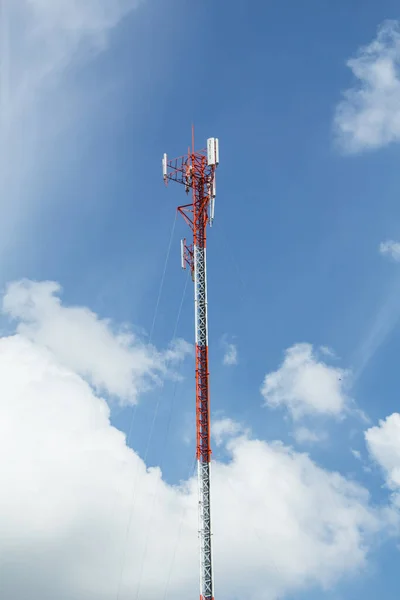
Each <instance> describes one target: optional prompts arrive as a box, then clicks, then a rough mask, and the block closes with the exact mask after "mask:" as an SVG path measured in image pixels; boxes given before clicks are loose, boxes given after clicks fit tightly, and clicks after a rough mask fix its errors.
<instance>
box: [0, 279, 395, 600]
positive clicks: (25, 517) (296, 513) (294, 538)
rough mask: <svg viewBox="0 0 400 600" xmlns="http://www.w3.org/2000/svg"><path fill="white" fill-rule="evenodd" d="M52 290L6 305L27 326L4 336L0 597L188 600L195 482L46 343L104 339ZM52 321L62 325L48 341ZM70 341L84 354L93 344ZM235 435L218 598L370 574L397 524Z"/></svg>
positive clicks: (229, 445) (341, 481)
mask: <svg viewBox="0 0 400 600" xmlns="http://www.w3.org/2000/svg"><path fill="white" fill-rule="evenodd" d="M31 287H32V286H31ZM52 292H54V284H52V287H51V286H49V284H48V283H44V284H38V287H36V286H35V285H33V291H32V289H29V286H28V290H27V286H26V285H23V286H22V287H20V286H18V285H17V287H14V288H13V287H12V286H11V288H9V291H8V293H7V296H6V299H5V305H6V306H8V310H11V312H12V314H14V316H15V317H16V318H17V319H22V321H21V322H20V324H19V325H18V327H19V333H16V334H15V335H11V336H8V337H3V338H0V453H1V455H2V456H3V457H7V460H5V461H3V467H2V469H1V474H0V477H1V482H0V484H1V485H0V489H1V492H0V530H1V531H2V535H1V536H0V555H1V556H2V557H3V559H2V577H1V582H0V586H1V596H2V597H4V598H13V600H26V598H27V597H29V598H31V599H32V600H50V599H51V600H53V599H54V598H57V599H59V600H70V599H71V598H74V599H75V600H91V599H92V598H93V597H96V598H99V599H103V598H104V600H105V599H106V598H107V599H109V598H110V597H111V598H113V597H116V594H117V589H118V588H119V587H120V592H121V593H120V600H128V599H129V598H132V597H136V595H137V594H138V593H139V590H140V597H141V598H144V599H145V600H146V599H148V600H153V599H154V598H155V597H164V594H165V593H166V594H167V597H168V596H171V597H172V596H173V597H179V598H184V597H187V596H188V595H189V594H191V593H192V592H193V589H197V586H198V581H197V580H198V565H197V487H196V482H195V480H194V479H191V478H189V479H188V480H187V481H183V482H182V483H181V484H180V485H175V486H171V485H168V484H167V483H165V481H164V480H163V478H162V473H161V472H160V470H159V469H158V468H148V467H147V466H146V465H145V464H144V462H143V461H142V460H141V459H140V458H139V456H138V455H137V454H136V453H135V452H134V451H133V450H132V449H130V448H128V447H127V446H126V441H125V437H124V435H123V434H122V433H121V432H119V431H117V430H116V429H115V428H114V427H112V426H111V424H110V420H109V409H108V406H107V404H106V402H105V401H104V400H103V399H101V398H100V397H98V396H97V395H96V394H95V391H94V389H93V388H92V387H91V386H90V385H89V384H88V383H87V382H86V381H85V380H84V379H82V376H81V374H80V370H81V369H80V367H79V366H77V364H74V363H72V362H71V359H70V358H68V360H66V358H65V356H64V355H62V354H60V352H59V347H58V346H57V344H55V343H52V344H50V343H48V342H47V343H43V338H42V337H41V336H44V333H43V331H47V332H48V331H49V330H50V329H55V330H57V329H58V327H60V323H62V324H63V327H64V325H65V321H64V320H63V319H67V318H71V320H72V323H73V325H72V326H71V329H72V330H74V328H76V327H77V323H79V324H81V325H82V323H83V324H84V325H83V326H86V325H87V324H88V323H90V324H91V326H92V328H93V330H96V331H97V333H98V332H99V331H100V332H101V333H102V335H105V336H106V335H107V327H106V325H105V324H104V323H98V322H97V321H96V319H95V318H94V317H93V315H92V314H91V313H90V312H89V311H87V309H81V308H80V309H78V310H77V311H76V312H75V309H63V307H61V306H60V305H59V303H58V301H55V300H54V297H53V295H52ZM35 294H36V296H35ZM26 298H29V302H28V301H27V300H26ZM11 307H13V308H11ZM63 310H65V311H66V313H63ZM70 310H72V312H71V313H70V312H68V311H70ZM85 310H86V311H87V312H85ZM13 311H14V312H13ZM38 313H41V316H40V317H38ZM43 313H50V314H51V315H52V320H51V323H52V324H51V327H49V328H48V329H46V328H44V325H43V323H45V322H46V319H47V317H44V316H43ZM18 315H19V316H18ZM32 319H33V323H34V324H35V325H34V326H33V325H32ZM74 319H75V321H74ZM32 332H33V333H32ZM38 332H39V333H38ZM92 333H93V332H92ZM48 335H50V338H49V337H47V336H48ZM51 335H53V334H48V333H46V336H45V338H46V340H47V341H48V340H49V339H51ZM63 335H68V334H67V329H66V327H64V329H63ZM74 336H77V337H74ZM67 341H68V342H69V343H70V344H71V353H72V344H76V345H75V346H74V348H75V350H76V352H77V354H78V356H81V350H80V347H79V345H80V344H81V343H83V342H82V338H81V337H79V336H78V334H77V333H76V332H75V333H74V334H73V335H72V337H70V338H67ZM68 362H69V364H67V363H68ZM93 368H94V367H93ZM119 376H120V377H121V379H122V381H123V382H124V381H125V376H124V373H123V372H122V374H121V373H119ZM112 380H113V381H114V379H112ZM122 385H123V384H122ZM231 424H232V423H231V422H230V421H229V422H228V421H226V422H225V424H224V426H222V427H221V428H220V431H219V433H220V434H221V435H222V434H223V435H227V436H228V437H227V438H225V439H227V440H228V441H225V444H226V446H225V448H226V451H227V453H228V456H229V460H228V462H227V463H224V464H222V463H219V462H214V465H213V519H214V521H213V522H214V542H215V576H216V579H217V580H218V587H219V589H220V593H219V595H220V597H221V599H226V600H228V598H232V597H233V596H236V595H241V594H245V593H246V596H247V597H248V598H250V600H259V599H262V598H268V600H278V598H282V596H284V595H285V594H286V593H289V592H291V591H292V590H296V589H299V588H305V587H307V586H315V585H317V586H329V585H332V584H334V583H335V582H336V581H337V580H338V579H339V578H341V577H343V576H346V575H349V574H351V573H354V572H358V571H359V569H362V568H364V567H365V565H366V561H367V559H368V552H369V549H370V548H371V546H372V545H373V544H374V539H375V536H377V535H378V534H380V533H381V532H382V531H383V530H385V529H386V526H387V523H388V518H387V514H386V512H385V511H381V510H379V509H377V508H374V507H373V506H372V504H371V501H370V498H369V495H368V492H367V491H366V490H365V489H364V488H363V487H361V486H360V485H357V484H355V483H354V482H352V481H350V480H347V479H346V478H345V477H343V476H341V475H340V474H338V473H332V472H329V471H326V470H324V469H322V468H320V467H319V466H318V465H316V464H315V463H314V462H313V461H312V460H311V459H310V458H309V457H308V456H307V455H304V454H299V453H296V452H294V451H293V450H292V449H290V448H288V447H286V446H284V445H283V444H280V443H272V444H268V443H266V442H264V441H261V440H257V439H253V438H252V437H251V436H250V434H249V433H243V431H241V432H239V429H238V428H235V427H233V428H232V426H231ZM228 425H229V426H228ZM214 433H215V431H214ZM217 433H218V432H217ZM129 523H130V527H129V528H128V524H129ZM122 567H123V568H122ZM121 569H122V579H121Z"/></svg>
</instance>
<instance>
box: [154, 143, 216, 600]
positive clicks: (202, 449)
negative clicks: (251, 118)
mask: <svg viewBox="0 0 400 600" xmlns="http://www.w3.org/2000/svg"><path fill="white" fill-rule="evenodd" d="M218 163H219V143H218V139H217V138H209V139H208V140H207V148H205V149H203V150H199V151H195V149H194V133H193V131H192V150H190V149H189V150H188V153H187V155H185V156H181V157H179V158H175V159H173V160H169V159H168V156H167V155H166V154H164V157H163V161H162V166H163V176H164V181H165V183H166V184H168V181H176V182H177V183H181V184H182V185H184V186H185V190H186V193H187V194H189V193H190V192H191V194H192V201H191V202H190V203H189V204H184V205H183V206H178V212H179V213H180V214H181V215H182V216H183V218H184V219H185V221H186V223H187V224H188V225H189V227H190V229H191V230H192V233H193V240H192V243H189V244H188V243H187V242H186V239H184V240H182V242H181V262H182V268H184V269H185V268H186V266H188V267H189V268H190V270H191V273H192V279H193V282H194V303H195V333H196V439H197V442H196V443H197V476H198V489H199V537H200V600H212V599H213V598H214V583H213V564H212V538H211V536H212V533H211V496H210V487H211V486H210V463H211V440H210V437H211V436H210V392H209V367H208V323H207V265H206V230H207V224H208V223H209V224H210V226H211V225H212V222H213V220H214V207H215V190H216V187H215V171H216V168H217V166H218Z"/></svg>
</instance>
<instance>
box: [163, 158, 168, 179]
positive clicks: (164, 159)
mask: <svg viewBox="0 0 400 600" xmlns="http://www.w3.org/2000/svg"><path fill="white" fill-rule="evenodd" d="M162 170H163V177H164V179H166V178H167V173H168V157H167V155H166V154H164V156H163V159H162Z"/></svg>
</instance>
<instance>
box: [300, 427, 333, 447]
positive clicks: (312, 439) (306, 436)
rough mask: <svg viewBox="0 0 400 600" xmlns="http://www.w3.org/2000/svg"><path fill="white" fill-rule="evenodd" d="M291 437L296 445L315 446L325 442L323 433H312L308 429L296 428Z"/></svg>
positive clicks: (312, 431)
mask: <svg viewBox="0 0 400 600" xmlns="http://www.w3.org/2000/svg"><path fill="white" fill-rule="evenodd" d="M293 437H294V439H295V440H296V442H297V443H298V444H316V443H318V442H323V441H324V440H326V437H327V436H326V433H325V432H323V431H314V430H312V429H308V427H298V428H297V429H295V430H294V432H293Z"/></svg>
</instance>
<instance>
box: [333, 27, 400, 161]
mask: <svg viewBox="0 0 400 600" xmlns="http://www.w3.org/2000/svg"><path fill="white" fill-rule="evenodd" d="M399 64H400V25H399V21H394V20H388V21H385V22H384V23H383V24H382V25H381V26H380V27H379V29H378V34H377V37H376V38H375V39H374V40H373V41H372V42H371V43H370V44H369V45H367V46H363V47H361V48H360V49H359V51H358V53H357V55H356V57H354V58H351V59H350V60H348V61H347V66H348V67H349V68H350V69H351V71H352V73H353V75H354V76H355V78H356V80H357V82H356V84H355V85H354V87H352V88H350V89H348V90H346V91H345V92H344V94H343V95H344V98H343V100H342V101H341V102H340V104H339V105H338V107H337V109H336V114H335V119H334V132H335V136H336V139H337V141H338V143H339V145H340V147H341V148H342V149H343V150H344V151H346V152H349V153H357V152H361V151H363V150H368V149H373V148H379V147H382V146H385V145H387V144H389V143H391V142H398V141H399V140H400V78H399Z"/></svg>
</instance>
